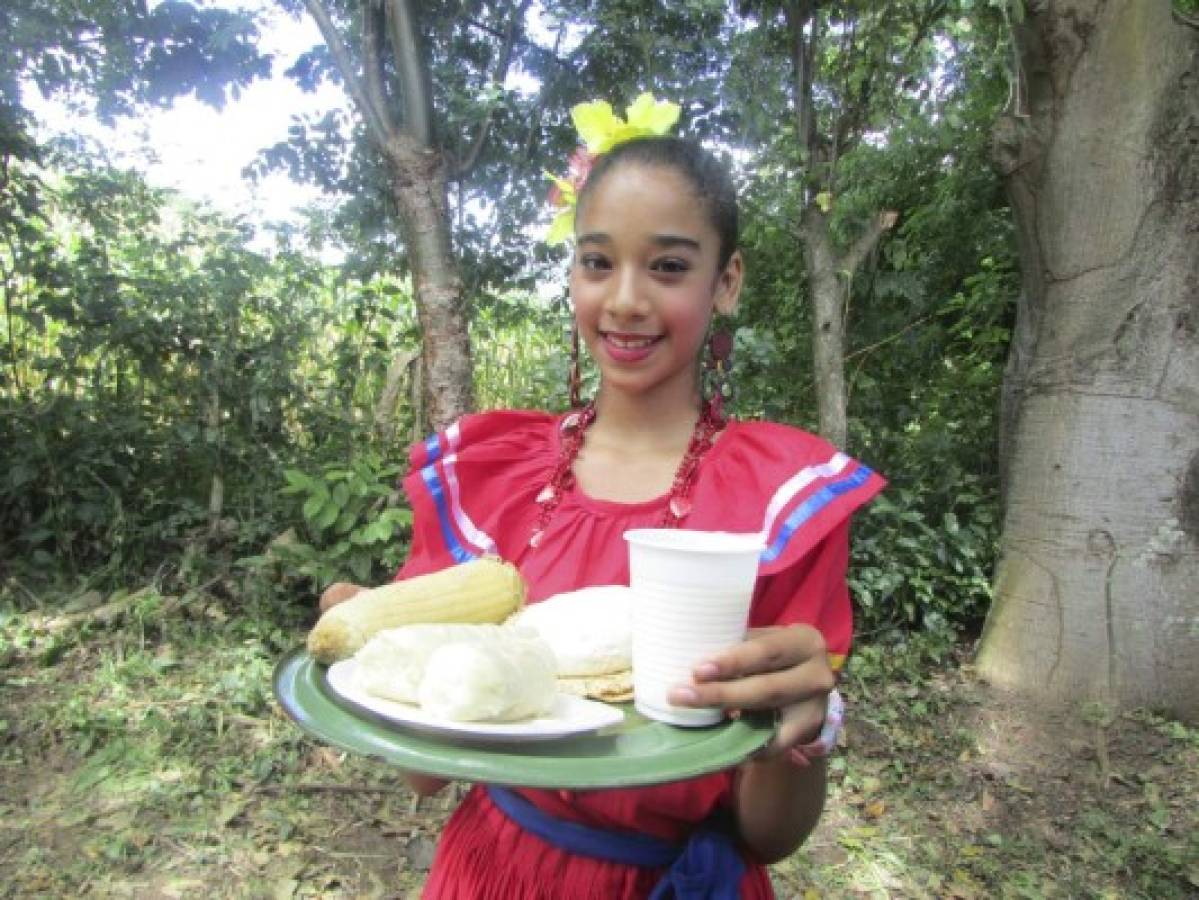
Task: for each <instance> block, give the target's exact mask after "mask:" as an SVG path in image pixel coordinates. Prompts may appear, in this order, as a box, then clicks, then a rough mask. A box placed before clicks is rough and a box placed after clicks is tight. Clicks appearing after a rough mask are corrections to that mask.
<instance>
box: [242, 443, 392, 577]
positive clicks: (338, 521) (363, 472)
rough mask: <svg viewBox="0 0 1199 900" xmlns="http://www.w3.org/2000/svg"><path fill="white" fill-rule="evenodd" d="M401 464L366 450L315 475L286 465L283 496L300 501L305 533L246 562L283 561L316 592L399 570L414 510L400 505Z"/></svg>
mask: <svg viewBox="0 0 1199 900" xmlns="http://www.w3.org/2000/svg"><path fill="white" fill-rule="evenodd" d="M400 472H401V467H400V466H399V465H398V464H395V463H385V462H384V461H382V460H381V459H379V458H378V457H377V456H374V455H370V454H364V455H359V456H358V457H356V458H355V459H354V460H353V461H352V462H351V463H349V464H348V465H346V464H342V463H330V464H327V465H325V466H324V467H323V468H322V469H321V470H320V472H319V473H318V474H317V475H315V476H313V475H308V474H306V473H304V472H302V471H300V470H299V469H287V470H285V471H284V473H283V474H284V476H285V477H286V479H287V486H286V487H284V488H283V491H282V492H283V494H285V495H288V496H291V497H294V498H296V499H297V500H299V501H300V502H301V506H300V510H301V514H302V516H303V522H304V536H305V537H306V538H307V540H300V539H297V538H294V537H292V536H290V535H288V536H285V537H280V538H278V539H276V540H275V541H274V542H272V544H271V546H270V549H269V554H268V556H266V557H257V558H252V559H248V560H244V561H243V562H246V563H248V564H250V566H251V568H259V569H260V568H261V567H262V566H264V565H275V564H278V565H281V566H282V567H283V569H284V571H285V572H286V573H287V574H288V575H291V576H302V577H304V578H308V579H310V580H311V582H312V586H313V588H314V590H315V591H319V590H320V589H321V588H323V587H324V586H326V585H328V584H330V583H332V582H334V581H356V582H357V583H359V584H375V583H378V582H380V581H385V580H387V578H388V576H390V575H392V574H394V572H395V570H396V569H397V568H398V567H399V565H400V563H401V562H402V561H403V558H404V552H403V551H404V547H405V543H404V542H403V541H402V540H401V537H402V536H403V534H404V532H405V531H406V530H407V528H408V527H409V526H410V525H411V524H412V512H411V510H409V509H406V508H402V507H398V506H395V505H394V504H395V503H396V502H397V500H398V498H397V497H396V495H395V488H394V486H393V485H394V483H395V479H396V477H397V476H398V475H399V474H400Z"/></svg>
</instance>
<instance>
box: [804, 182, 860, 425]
mask: <svg viewBox="0 0 1199 900" xmlns="http://www.w3.org/2000/svg"><path fill="white" fill-rule="evenodd" d="M803 238H804V241H803V243H804V259H805V261H806V263H807V269H808V291H809V293H810V295H811V297H810V300H811V303H812V367H813V371H814V372H815V375H816V407H817V410H818V412H819V416H820V433H821V434H822V435H823V436H824V437H825V438H827V439H828V440H829V441H831V442H832V443H833V444H836V445H837V446H838V447H844V446H846V444H847V442H848V438H849V424H848V417H847V412H846V410H847V406H848V399H847V397H846V394H845V316H844V309H845V301H844V292H843V289H842V287H841V284H840V279H839V278H838V277H837V256H836V254H835V253H834V251H833V244H832V238H831V237H830V235H829V233H828V218H827V217H826V216H825V215H824V214H823V213H821V212H820V210H819V209H817V208H816V207H814V206H812V207H809V208H808V209H807V211H806V212H805V214H804V223H803Z"/></svg>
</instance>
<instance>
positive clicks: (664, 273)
mask: <svg viewBox="0 0 1199 900" xmlns="http://www.w3.org/2000/svg"><path fill="white" fill-rule="evenodd" d="M575 235H576V243H575V256H574V262H573V264H572V266H571V272H570V293H571V298H572V299H573V301H574V308H575V319H576V321H577V322H578V328H579V334H580V335H581V336H582V338H583V340H584V342H585V343H586V344H587V349H588V351H589V352H590V353H591V356H592V358H593V359H594V360H595V361H596V363H597V365H598V366H599V368H600V373H601V376H602V378H603V383H604V385H605V390H616V391H620V392H626V393H631V394H637V395H650V394H653V395H655V396H658V395H662V394H663V392H667V393H668V394H672V393H675V392H677V395H678V397H679V398H680V400H681V401H686V402H690V401H691V399H692V397H693V396H694V391H695V385H696V365H697V360H698V357H699V353H700V349H701V347H702V345H703V342H704V336H705V334H706V332H707V328H708V321H709V320H710V319H711V317H712V313H713V312H714V311H715V312H720V313H722V314H724V315H731V314H732V313H733V312H734V310H735V309H736V307H737V297H738V294H739V293H740V290H741V274H742V263H741V256H740V254H739V253H734V254H733V256H732V258H731V259H730V260H729V262H728V263H727V264H726V265H725V267H724V268H723V270H718V269H717V263H718V255H719V236H718V235H717V233H716V229H715V227H713V225H712V223H711V221H710V220H709V218H708V215H707V213H706V210H705V209H704V206H703V204H702V203H701V202H700V200H699V199H698V198H697V197H696V195H695V189H694V188H693V187H692V185H691V183H690V182H689V181H688V180H687V179H686V178H685V177H684V176H682V175H680V174H679V173H678V172H676V171H674V170H673V169H671V168H668V167H662V166H643V165H636V164H629V165H623V166H619V167H618V168H615V169H612V170H609V171H608V172H607V173H606V174H605V175H604V179H603V181H601V182H600V183H599V184H598V185H596V186H595V190H593V191H592V192H591V193H590V194H589V195H588V197H587V198H586V202H585V203H584V204H583V205H582V206H580V208H579V210H578V215H577V219H576V223H575Z"/></svg>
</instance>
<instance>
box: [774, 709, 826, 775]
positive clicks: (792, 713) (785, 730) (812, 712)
mask: <svg viewBox="0 0 1199 900" xmlns="http://www.w3.org/2000/svg"><path fill="white" fill-rule="evenodd" d="M826 708H827V706H826V698H825V697H823V696H821V697H812V698H811V699H809V700H805V701H802V702H800V703H794V704H792V705H791V706H788V707H787V708H786V709H784V710H783V711H782V715H781V716H780V717H779V724H778V727H777V728H776V729H775V731H774V737H773V738H771V739H770V743H769V744H767V745H766V746H765V747H763V748H762V750H761V751H759V753H758V756H759V757H760V758H764V759H768V758H770V757H772V756H778V755H779V754H780V753H786V752H788V751H789V750H790V749H791V748H792V747H796V746H799V745H800V744H807V743H810V742H811V741H813V740H815V739H816V737H817V736H818V735H819V734H820V727H821V726H822V725H823V724H824V714H825V710H826Z"/></svg>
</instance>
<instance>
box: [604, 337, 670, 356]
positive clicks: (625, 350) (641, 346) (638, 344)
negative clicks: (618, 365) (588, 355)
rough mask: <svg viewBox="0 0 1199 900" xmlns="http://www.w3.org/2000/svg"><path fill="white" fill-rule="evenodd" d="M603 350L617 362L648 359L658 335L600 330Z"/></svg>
mask: <svg viewBox="0 0 1199 900" xmlns="http://www.w3.org/2000/svg"><path fill="white" fill-rule="evenodd" d="M600 338H601V339H602V341H603V345H604V350H605V351H606V352H607V354H608V355H609V356H611V357H612V358H613V359H614V360H615V361H617V362H623V363H637V362H641V361H642V360H644V359H648V358H649V356H650V354H652V353H653V348H654V346H655V345H656V344H657V343H658V342H659V341H660V340H661V336H660V335H636V334H619V333H616V332H608V331H601V332H600Z"/></svg>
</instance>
